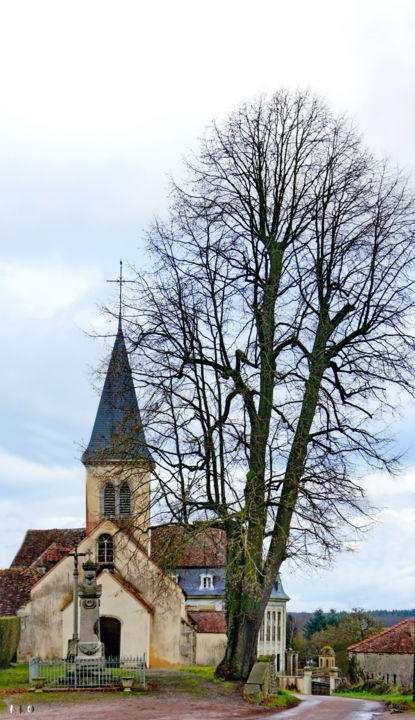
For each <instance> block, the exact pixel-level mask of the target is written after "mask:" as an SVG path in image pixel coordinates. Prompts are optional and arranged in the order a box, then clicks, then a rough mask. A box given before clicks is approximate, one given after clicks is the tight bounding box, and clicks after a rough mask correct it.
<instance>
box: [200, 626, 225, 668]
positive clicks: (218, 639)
mask: <svg viewBox="0 0 415 720" xmlns="http://www.w3.org/2000/svg"><path fill="white" fill-rule="evenodd" d="M225 648H226V634H225V633H196V665H218V664H219V663H220V661H221V660H222V658H223V655H224V653H225Z"/></svg>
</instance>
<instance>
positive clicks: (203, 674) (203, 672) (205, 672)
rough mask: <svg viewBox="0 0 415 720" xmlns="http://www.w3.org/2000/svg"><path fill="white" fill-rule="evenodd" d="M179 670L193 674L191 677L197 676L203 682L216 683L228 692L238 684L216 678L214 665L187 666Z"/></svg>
mask: <svg viewBox="0 0 415 720" xmlns="http://www.w3.org/2000/svg"><path fill="white" fill-rule="evenodd" d="M180 670H183V671H185V672H190V673H193V675H197V676H198V677H200V678H203V679H204V680H210V681H211V682H214V683H218V684H220V686H221V687H222V688H223V689H224V690H229V692H231V691H232V690H234V689H235V687H237V685H238V683H237V682H235V681H233V680H223V679H222V678H218V677H216V676H215V670H216V667H215V665H187V666H185V667H181V668H180Z"/></svg>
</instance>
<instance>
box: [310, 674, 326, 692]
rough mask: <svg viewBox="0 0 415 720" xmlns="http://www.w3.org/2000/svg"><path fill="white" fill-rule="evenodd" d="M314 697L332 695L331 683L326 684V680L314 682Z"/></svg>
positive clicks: (312, 686)
mask: <svg viewBox="0 0 415 720" xmlns="http://www.w3.org/2000/svg"><path fill="white" fill-rule="evenodd" d="M311 694H312V695H330V682H326V680H325V678H324V679H321V680H312V682H311Z"/></svg>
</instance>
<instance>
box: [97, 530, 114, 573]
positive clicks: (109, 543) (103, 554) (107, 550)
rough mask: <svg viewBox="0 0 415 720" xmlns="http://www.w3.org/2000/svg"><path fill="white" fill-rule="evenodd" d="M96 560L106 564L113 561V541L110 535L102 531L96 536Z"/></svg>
mask: <svg viewBox="0 0 415 720" xmlns="http://www.w3.org/2000/svg"><path fill="white" fill-rule="evenodd" d="M97 549H98V552H97V560H98V562H99V563H100V565H107V564H110V563H113V562H114V543H113V540H112V537H111V535H109V534H108V533H104V535H100V536H99V538H98V548H97Z"/></svg>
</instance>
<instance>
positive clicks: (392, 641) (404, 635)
mask: <svg viewBox="0 0 415 720" xmlns="http://www.w3.org/2000/svg"><path fill="white" fill-rule="evenodd" d="M414 634H415V619H414V618H407V619H406V620H402V621H401V622H400V623H397V624H396V625H393V626H392V627H390V628H387V629H386V630H383V631H382V632H380V633H378V634H377V635H373V636H372V637H370V638H367V639H366V640H362V642H360V643H357V644H356V645H351V646H350V647H349V648H348V649H349V653H350V655H351V656H354V657H355V658H356V660H357V663H358V665H359V667H360V670H361V671H362V673H363V675H364V677H365V678H366V679H372V678H373V679H375V678H382V680H385V681H386V682H387V683H390V684H391V685H405V686H406V687H411V685H412V676H413V657H414Z"/></svg>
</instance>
